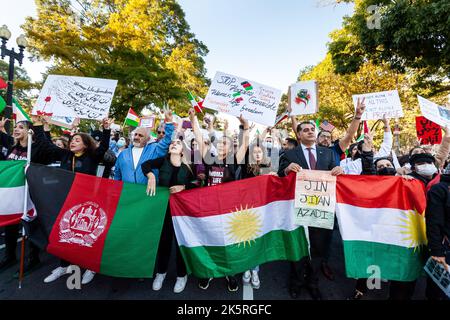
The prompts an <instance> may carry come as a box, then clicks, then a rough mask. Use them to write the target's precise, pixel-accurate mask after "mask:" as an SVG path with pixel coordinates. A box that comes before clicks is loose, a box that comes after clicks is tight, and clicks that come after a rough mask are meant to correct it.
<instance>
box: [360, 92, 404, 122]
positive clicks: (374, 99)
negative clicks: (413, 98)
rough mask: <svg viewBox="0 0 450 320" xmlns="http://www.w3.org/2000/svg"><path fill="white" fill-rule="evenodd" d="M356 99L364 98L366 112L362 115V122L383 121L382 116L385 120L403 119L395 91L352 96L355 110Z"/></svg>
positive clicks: (400, 105)
mask: <svg viewBox="0 0 450 320" xmlns="http://www.w3.org/2000/svg"><path fill="white" fill-rule="evenodd" d="M358 98H359V99H360V100H362V99H364V98H365V104H366V110H365V111H364V113H363V115H362V118H361V120H362V121H366V120H379V119H383V116H384V115H386V118H402V117H403V109H402V103H401V102H400V97H399V95H398V91H397V90H392V91H383V92H375V93H367V94H358V95H354V96H353V104H354V106H355V110H356V107H357V105H358Z"/></svg>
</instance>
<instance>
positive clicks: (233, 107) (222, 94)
mask: <svg viewBox="0 0 450 320" xmlns="http://www.w3.org/2000/svg"><path fill="white" fill-rule="evenodd" d="M280 100H281V90H278V89H274V88H271V87H268V86H265V85H262V84H259V83H257V82H255V81H250V80H247V79H244V78H240V77H237V76H233V75H229V74H226V73H223V72H217V73H216V75H215V77H214V79H213V81H212V83H211V86H210V87H209V91H208V94H207V95H206V97H205V100H204V101H203V106H204V107H205V108H209V109H212V110H217V111H220V112H223V113H227V114H230V115H234V116H236V117H239V116H240V115H241V114H242V116H243V117H244V118H245V119H247V120H250V121H254V122H256V123H259V124H263V125H266V126H273V124H274V123H275V118H276V116H277V110H278V105H279V103H280Z"/></svg>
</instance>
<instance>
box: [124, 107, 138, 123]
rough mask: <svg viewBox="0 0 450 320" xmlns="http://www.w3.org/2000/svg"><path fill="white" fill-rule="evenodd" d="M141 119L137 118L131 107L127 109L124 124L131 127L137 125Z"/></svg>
mask: <svg viewBox="0 0 450 320" xmlns="http://www.w3.org/2000/svg"><path fill="white" fill-rule="evenodd" d="M140 121H141V120H140V119H139V117H138V115H137V113H136V112H134V110H133V109H131V108H130V109H128V114H127V117H126V118H125V124H127V125H129V126H132V127H139V122H140Z"/></svg>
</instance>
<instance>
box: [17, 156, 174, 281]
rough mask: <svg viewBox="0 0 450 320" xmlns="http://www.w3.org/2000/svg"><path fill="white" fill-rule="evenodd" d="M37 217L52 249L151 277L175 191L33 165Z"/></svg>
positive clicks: (33, 228) (43, 243)
mask: <svg viewBox="0 0 450 320" xmlns="http://www.w3.org/2000/svg"><path fill="white" fill-rule="evenodd" d="M27 181H28V183H29V186H30V193H31V197H32V198H33V201H34V203H35V205H36V208H38V216H37V218H36V219H35V220H34V221H32V222H30V223H25V225H26V227H27V229H28V230H27V231H28V234H29V237H30V239H31V241H32V242H34V243H35V244H36V245H38V246H39V247H41V248H42V249H46V250H47V251H48V252H49V253H50V254H53V255H55V256H57V257H60V258H62V259H64V260H67V261H69V262H71V263H73V264H77V265H79V266H81V267H83V268H87V269H89V270H92V271H95V272H98V273H102V274H105V275H109V276H114V277H125V278H151V277H153V269H154V265H155V259H156V253H157V250H158V244H159V238H160V235H161V230H162V225H163V221H164V216H165V213H166V209H167V204H168V198H169V191H168V189H167V188H158V189H157V193H156V194H157V196H155V197H148V196H147V195H146V187H145V186H143V185H139V184H129V183H123V182H122V181H115V180H110V179H103V178H97V177H94V176H89V175H85V174H79V173H76V174H74V173H73V172H70V171H66V170H62V169H58V168H50V167H46V166H41V165H34V164H32V165H31V166H30V167H29V168H28V170H27Z"/></svg>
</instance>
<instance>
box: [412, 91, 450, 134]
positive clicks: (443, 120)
mask: <svg viewBox="0 0 450 320" xmlns="http://www.w3.org/2000/svg"><path fill="white" fill-rule="evenodd" d="M417 98H418V99H419V106H420V111H421V112H422V115H423V116H424V117H425V118H427V119H428V120H430V121H433V122H434V123H437V124H438V125H440V126H441V127H446V126H447V127H449V128H450V110H449V109H447V108H444V107H441V106H440V105H438V104H436V103H434V102H431V101H430V100H427V99H425V98H422V97H421V96H417Z"/></svg>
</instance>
